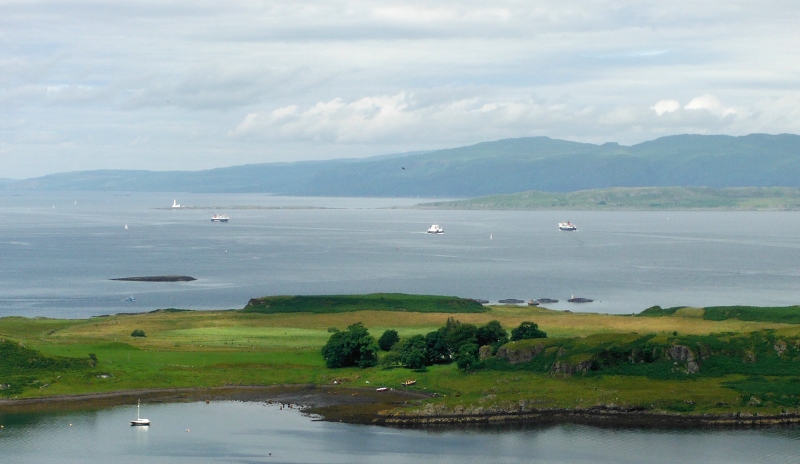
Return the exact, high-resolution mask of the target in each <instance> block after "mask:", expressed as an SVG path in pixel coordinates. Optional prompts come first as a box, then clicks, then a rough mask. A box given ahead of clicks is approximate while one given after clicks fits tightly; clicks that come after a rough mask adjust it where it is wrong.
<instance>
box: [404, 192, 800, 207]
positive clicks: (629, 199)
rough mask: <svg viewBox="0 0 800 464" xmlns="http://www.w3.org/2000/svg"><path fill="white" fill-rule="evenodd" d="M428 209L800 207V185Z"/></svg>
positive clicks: (531, 196) (501, 198) (525, 197)
mask: <svg viewBox="0 0 800 464" xmlns="http://www.w3.org/2000/svg"><path fill="white" fill-rule="evenodd" d="M417 208H423V209H425V208H428V209H507V210H548V209H552V210H583V211H587V210H597V211H602V210H650V209H654V210H657V209H668V210H677V209H680V210H686V209H697V210H712V209H719V210H741V211H745V210H747V211H753V210H759V211H765V210H769V211H800V189H798V188H787V187H730V188H722V189H715V188H711V187H616V188H611V189H598V190H580V191H577V192H569V193H551V192H538V191H530V192H521V193H512V194H504V195H489V196H485V197H478V198H473V199H470V200H457V201H442V202H435V203H424V204H421V205H418V206H417Z"/></svg>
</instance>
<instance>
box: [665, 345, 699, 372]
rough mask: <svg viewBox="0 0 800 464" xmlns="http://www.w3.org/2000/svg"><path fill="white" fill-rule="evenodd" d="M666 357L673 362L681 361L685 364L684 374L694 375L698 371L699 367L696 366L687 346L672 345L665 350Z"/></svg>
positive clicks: (695, 361)
mask: <svg viewBox="0 0 800 464" xmlns="http://www.w3.org/2000/svg"><path fill="white" fill-rule="evenodd" d="M667 355H669V357H670V358H671V359H672V360H674V361H682V362H685V363H686V372H688V373H689V374H694V373H697V372H698V371H700V365H699V364H697V360H696V359H695V356H694V353H692V350H691V349H689V347H688V346H684V345H672V346H671V347H670V348H669V349H668V350H667Z"/></svg>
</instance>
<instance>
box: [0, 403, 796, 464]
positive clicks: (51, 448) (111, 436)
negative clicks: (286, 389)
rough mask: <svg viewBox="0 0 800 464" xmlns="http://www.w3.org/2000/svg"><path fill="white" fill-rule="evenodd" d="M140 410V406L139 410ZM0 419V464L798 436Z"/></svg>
mask: <svg viewBox="0 0 800 464" xmlns="http://www.w3.org/2000/svg"><path fill="white" fill-rule="evenodd" d="M143 407H144V405H143ZM130 415H131V408H130V407H117V408H112V409H106V410H101V411H93V412H84V413H68V414H64V413H61V414H26V415H9V414H6V415H2V416H0V423H2V424H3V425H4V428H3V429H0V456H2V457H3V462H13V463H20V464H25V463H41V462H55V461H56V460H57V461H59V462H61V463H85V462H104V463H116V462H120V463H123V462H134V461H139V460H142V459H146V460H147V461H148V462H149V463H157V464H173V463H176V464H177V463H192V464H204V463H212V462H213V463H219V462H226V463H264V462H269V463H273V462H275V463H361V462H363V463H368V462H369V463H373V462H381V463H387V464H392V463H398V464H400V463H402V464H408V463H410V462H413V463H414V464H426V463H445V464H446V463H486V462H493V463H523V462H525V463H529V462H535V463H548V464H549V463H552V464H561V463H642V462H647V463H656V464H658V463H665V464H666V463H670V464H672V463H696V462H703V463H704V464H715V463H720V464H722V463H725V464H728V463H756V462H770V463H789V462H796V459H797V450H798V449H799V445H800V429H798V428H797V427H782V428H771V429H751V430H684V431H668V430H638V429H598V428H594V427H589V426H577V425H561V426H554V427H544V428H542V427H526V428H521V429H520V428H514V429H512V428H498V429H489V430H480V429H469V430H455V429H448V430H444V429H436V430H409V429H393V428H381V427H373V426H361V425H348V424H340V423H327V422H319V421H312V420H311V418H309V417H307V416H304V415H302V414H300V413H299V412H297V411H296V410H294V409H288V408H286V409H281V408H280V407H279V406H278V405H267V404H263V403H243V402H233V401H227V402H217V403H211V404H205V403H190V404H161V405H147V415H148V418H150V420H151V421H152V424H151V426H150V427H131V426H130V425H128V424H129V420H130Z"/></svg>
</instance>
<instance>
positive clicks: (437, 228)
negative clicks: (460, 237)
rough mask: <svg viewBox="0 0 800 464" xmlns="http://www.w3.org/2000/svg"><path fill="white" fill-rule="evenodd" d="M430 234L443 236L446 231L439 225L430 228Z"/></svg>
mask: <svg viewBox="0 0 800 464" xmlns="http://www.w3.org/2000/svg"><path fill="white" fill-rule="evenodd" d="M428 233H429V234H443V233H444V229H442V228H441V227H440V226H439V224H433V225H431V226H430V227H428Z"/></svg>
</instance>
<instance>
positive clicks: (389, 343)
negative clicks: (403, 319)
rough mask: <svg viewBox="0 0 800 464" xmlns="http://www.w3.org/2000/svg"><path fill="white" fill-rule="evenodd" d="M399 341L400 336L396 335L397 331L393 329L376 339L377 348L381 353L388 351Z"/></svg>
mask: <svg viewBox="0 0 800 464" xmlns="http://www.w3.org/2000/svg"><path fill="white" fill-rule="evenodd" d="M399 341H400V335H397V331H396V330H394V329H389V330H387V331H386V332H384V333H383V335H381V338H379V339H378V346H379V347H380V348H381V349H382V350H383V351H389V350H391V349H392V347H393V346H394V345H395V344H396V343H397V342H399Z"/></svg>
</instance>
